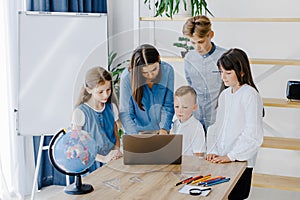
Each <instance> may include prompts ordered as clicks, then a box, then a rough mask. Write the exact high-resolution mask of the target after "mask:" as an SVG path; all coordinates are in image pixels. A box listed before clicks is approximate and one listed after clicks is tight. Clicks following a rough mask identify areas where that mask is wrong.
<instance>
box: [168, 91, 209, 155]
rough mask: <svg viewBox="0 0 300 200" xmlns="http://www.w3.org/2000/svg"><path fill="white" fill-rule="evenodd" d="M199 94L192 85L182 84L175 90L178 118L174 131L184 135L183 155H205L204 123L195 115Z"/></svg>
mask: <svg viewBox="0 0 300 200" xmlns="http://www.w3.org/2000/svg"><path fill="white" fill-rule="evenodd" d="M196 98H197V94H196V92H195V90H194V89H193V88H192V87H191V86H181V87H180V88H178V89H177V90H176V92H175V97H174V109H175V115H176V117H177V119H176V120H175V121H174V123H173V127H172V133H174V134H182V135H183V147H182V154H183V155H194V156H201V157H203V156H204V152H205V134H204V129H203V127H202V124H201V123H200V122H199V120H197V119H196V118H195V117H194V116H193V112H194V111H195V110H197V108H198V105H197V101H196Z"/></svg>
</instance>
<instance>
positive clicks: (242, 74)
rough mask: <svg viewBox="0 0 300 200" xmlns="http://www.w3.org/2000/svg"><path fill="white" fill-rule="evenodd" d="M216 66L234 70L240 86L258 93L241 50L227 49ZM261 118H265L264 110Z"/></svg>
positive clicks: (245, 57)
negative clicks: (248, 87) (250, 88)
mask: <svg viewBox="0 0 300 200" xmlns="http://www.w3.org/2000/svg"><path fill="white" fill-rule="evenodd" d="M217 65H218V68H219V69H221V67H222V68H223V69H225V70H234V72H235V74H236V76H237V79H238V81H239V83H240V85H244V84H248V85H250V86H251V87H253V88H254V89H255V90H256V91H257V92H259V91H258V89H257V87H256V86H255V84H254V81H253V78H252V74H251V68H250V62H249V59H248V56H247V54H246V53H245V52H244V51H243V50H241V49H236V48H233V49H229V50H228V51H227V52H225V53H224V54H223V55H222V56H221V57H220V58H219V60H218V62H217ZM262 116H263V117H264V116H265V109H264V108H263V111H262Z"/></svg>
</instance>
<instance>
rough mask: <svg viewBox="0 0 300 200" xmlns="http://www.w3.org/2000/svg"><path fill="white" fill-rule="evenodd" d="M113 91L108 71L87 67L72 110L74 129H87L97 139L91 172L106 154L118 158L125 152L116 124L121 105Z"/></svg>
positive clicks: (99, 164)
mask: <svg viewBox="0 0 300 200" xmlns="http://www.w3.org/2000/svg"><path fill="white" fill-rule="evenodd" d="M112 94H113V86H112V77H111V74H110V73H109V72H108V71H106V70H105V69H103V68H102V67H94V68H91V69H90V70H88V71H87V73H86V76H85V83H84V86H83V87H82V89H81V93H80V95H79V99H78V102H77V103H76V104H75V109H74V111H73V116H72V126H73V129H77V130H81V129H82V130H84V131H86V132H88V133H89V134H90V135H91V136H92V137H93V138H94V139H95V141H96V144H97V156H96V161H95V162H94V164H93V165H92V166H91V167H90V169H89V171H90V172H92V171H94V170H96V169H97V168H99V167H101V166H102V162H103V160H107V159H106V158H107V157H109V158H113V159H116V158H118V157H120V156H122V153H121V152H120V150H119V148H120V139H119V136H118V128H117V124H116V121H117V120H118V108H117V106H116V105H115V104H114V103H112ZM112 150H115V151H112ZM111 151H112V152H113V155H112V153H110V152H111ZM101 161H102V162H101Z"/></svg>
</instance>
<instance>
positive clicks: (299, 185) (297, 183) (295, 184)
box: [252, 173, 300, 192]
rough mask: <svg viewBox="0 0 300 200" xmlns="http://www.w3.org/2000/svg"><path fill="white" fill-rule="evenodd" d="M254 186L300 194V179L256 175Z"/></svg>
mask: <svg viewBox="0 0 300 200" xmlns="http://www.w3.org/2000/svg"><path fill="white" fill-rule="evenodd" d="M252 186H254V187H262V188H272V189H277V190H290V191H296V192H300V178H297V177H289V176H277V175H271V174H259V173H254V174H253V177H252Z"/></svg>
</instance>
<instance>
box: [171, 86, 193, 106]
mask: <svg viewBox="0 0 300 200" xmlns="http://www.w3.org/2000/svg"><path fill="white" fill-rule="evenodd" d="M186 94H191V95H192V97H193V99H194V101H195V103H196V102H197V93H196V91H195V90H194V88H192V87H191V86H189V85H184V86H181V87H179V88H178V89H177V90H176V91H175V97H182V96H184V95H186Z"/></svg>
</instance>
